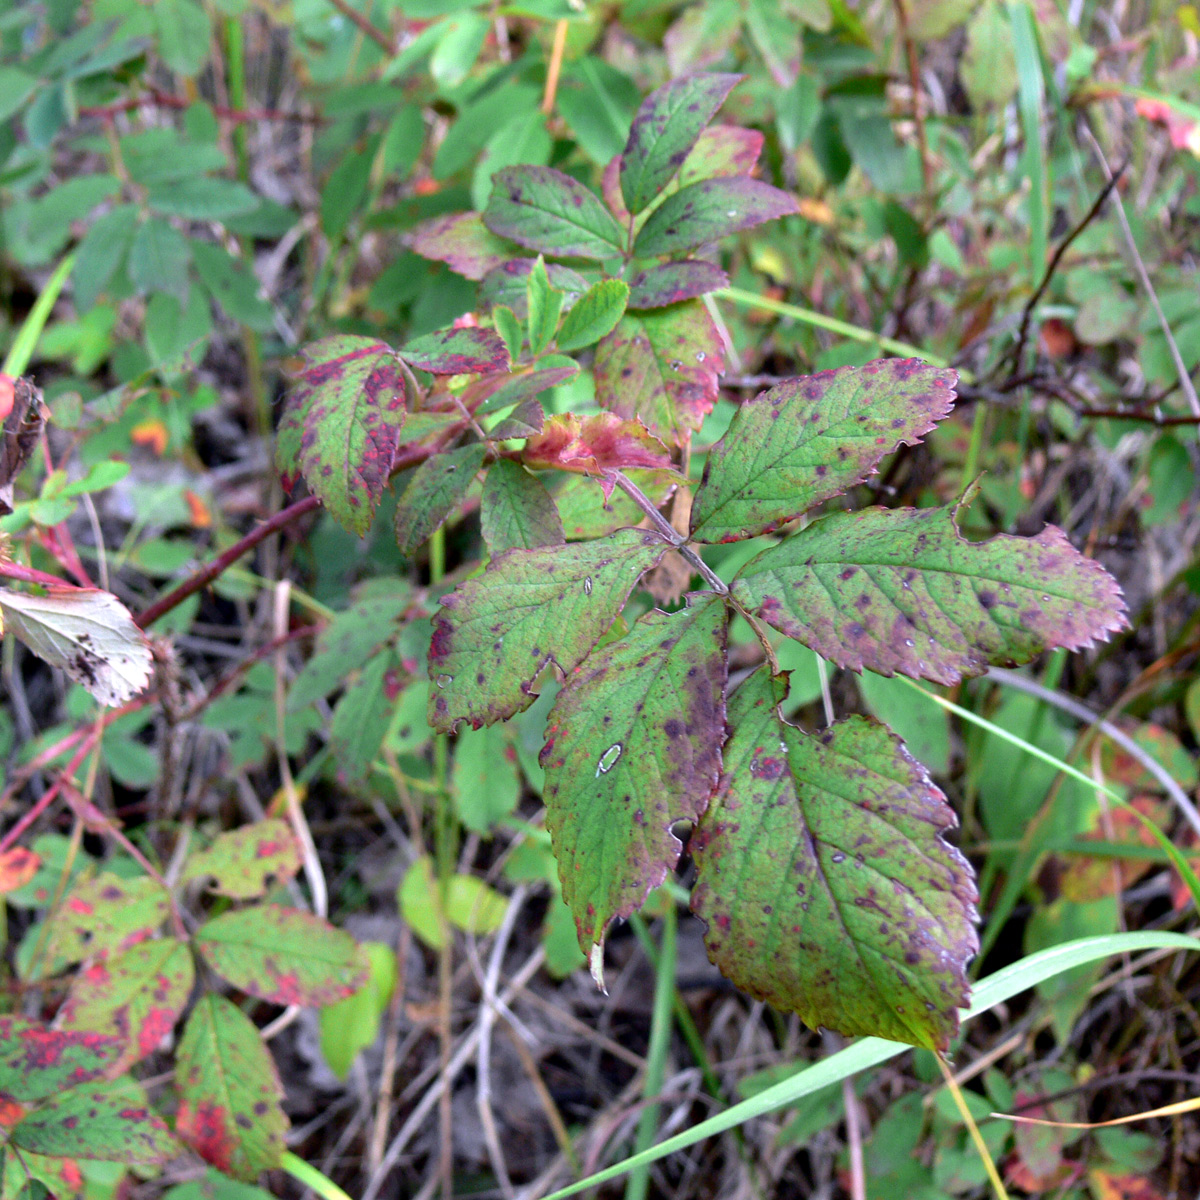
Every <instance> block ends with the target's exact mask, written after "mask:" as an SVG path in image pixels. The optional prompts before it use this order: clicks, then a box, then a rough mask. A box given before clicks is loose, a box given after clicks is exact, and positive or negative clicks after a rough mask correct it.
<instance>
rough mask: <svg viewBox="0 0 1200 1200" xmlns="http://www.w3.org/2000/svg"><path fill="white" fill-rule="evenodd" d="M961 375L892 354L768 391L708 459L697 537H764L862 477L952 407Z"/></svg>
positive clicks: (696, 513)
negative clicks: (891, 355)
mask: <svg viewBox="0 0 1200 1200" xmlns="http://www.w3.org/2000/svg"><path fill="white" fill-rule="evenodd" d="M955 382H956V377H955V374H954V372H953V371H949V370H939V369H938V368H936V367H931V366H929V365H928V364H926V363H923V362H920V361H919V360H918V359H915V358H907V359H905V358H889V359H880V360H879V361H877V362H872V363H868V364H867V365H866V366H864V367H842V368H839V369H838V370H834V371H822V372H821V373H820V374H818V375H812V376H810V377H808V378H807V379H790V380H788V381H787V382H786V383H781V384H779V385H778V386H777V387H773V388H771V390H770V391H767V392H760V393H759V395H757V396H755V398H754V399H753V400H749V401H747V402H746V403H745V404H743V405H742V406H741V408H739V409H738V411H737V412H736V413H735V414H734V418H733V421H732V423H731V424H730V426H729V429H728V431H727V432H726V434H725V436H724V437H723V438H722V439H721V440H720V441H719V442H718V443H717V444H716V445H715V446H714V447H713V449H712V451H711V453H710V454H709V456H708V463H707V465H706V466H705V468H704V478H703V480H702V482H701V484H700V489H699V491H697V493H696V499H695V503H694V504H693V506H692V536H693V537H694V538H696V539H697V540H698V541H701V542H730V541H738V540H740V539H742V538H752V537H758V536H759V534H762V533H766V532H768V531H770V530H772V529H774V528H776V527H777V526H779V525H781V524H783V523H784V522H785V521H790V520H792V519H793V518H795V517H797V516H799V515H800V514H801V513H803V512H806V511H807V510H808V509H810V508H812V507H813V505H815V504H819V503H820V502H821V501H822V500H828V499H829V498H830V497H831V496H838V495H840V494H841V493H842V492H844V491H845V490H846V489H847V488H850V487H853V486H854V485H855V484H857V483H861V482H862V481H863V480H864V479H866V478H867V476H869V475H872V474H874V472H875V469H876V468H877V467H878V466H879V463H880V461H881V460H882V459H883V457H884V455H886V454H890V453H891V452H892V451H893V450H894V449H896V447H897V446H898V445H900V444H902V443H903V444H905V445H909V446H912V445H915V444H916V443H917V442H918V441H919V440H920V439H921V437H922V436H923V435H924V434H926V433H928V432H929V431H930V430H931V429H932V428H933V427H934V425H936V424H937V422H938V421H940V420H941V419H942V418H943V417H945V416H946V415H947V413H949V411H950V409H951V407H952V405H953V404H954V385H955Z"/></svg>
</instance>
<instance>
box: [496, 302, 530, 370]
mask: <svg viewBox="0 0 1200 1200" xmlns="http://www.w3.org/2000/svg"><path fill="white" fill-rule="evenodd" d="M492 321H493V322H494V323H495V326H496V332H497V333H498V334H499V335H500V336H501V337H502V338H503V339H504V345H505V347H506V349H507V350H508V357H509V358H510V359H511V360H512V361H513V362H516V361H517V359H518V358H520V357H521V348H522V347H523V346H524V345H525V327H524V326H523V325H522V324H521V322H520V321H518V320H517V314H516V313H514V312H513V310H512V309H511V308H509V307H508V306H507V305H505V304H497V305H496V307H495V308H493V309H492Z"/></svg>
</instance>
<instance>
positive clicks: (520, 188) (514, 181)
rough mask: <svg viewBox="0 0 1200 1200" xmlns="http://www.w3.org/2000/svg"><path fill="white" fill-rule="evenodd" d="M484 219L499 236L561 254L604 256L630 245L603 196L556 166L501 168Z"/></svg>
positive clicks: (596, 257) (612, 256)
mask: <svg viewBox="0 0 1200 1200" xmlns="http://www.w3.org/2000/svg"><path fill="white" fill-rule="evenodd" d="M483 223H484V224H485V225H486V226H487V227H488V228H489V229H490V230H491V231H492V232H493V233H494V234H497V235H499V236H500V237H505V238H508V239H510V240H511V241H514V242H516V243H518V244H519V245H521V246H525V247H527V248H528V249H530V250H536V251H537V252H538V253H540V254H552V255H554V256H555V257H557V258H590V259H596V260H603V259H608V258H615V257H619V256H620V255H621V253H622V252H623V250H624V249H625V231H624V230H623V229H622V228H621V227H620V225H618V224H617V222H616V221H615V220H614V219H613V217H612V214H611V213H610V212H609V211H608V209H606V208H605V207H604V205H603V204H601V202H600V199H599V197H597V196H596V194H595V193H594V192H591V191H589V190H588V189H587V188H586V187H584V186H583V184H582V183H578V182H577V181H576V180H574V179H572V178H571V177H570V176H569V175H564V174H563V173H562V172H561V171H556V170H555V169H554V168H553V167H533V166H524V167H505V168H504V170H502V171H497V172H496V174H495V175H494V176H493V177H492V194H491V197H490V198H489V200H488V204H487V208H486V209H485V210H484V213H483Z"/></svg>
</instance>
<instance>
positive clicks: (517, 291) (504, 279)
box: [479, 258, 588, 321]
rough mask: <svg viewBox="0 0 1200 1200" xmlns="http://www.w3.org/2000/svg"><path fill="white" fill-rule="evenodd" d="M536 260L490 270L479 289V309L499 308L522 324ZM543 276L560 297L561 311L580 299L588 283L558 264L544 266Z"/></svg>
mask: <svg viewBox="0 0 1200 1200" xmlns="http://www.w3.org/2000/svg"><path fill="white" fill-rule="evenodd" d="M535 262H537V259H536V258H514V259H510V260H509V261H508V262H505V263H501V264H500V266H498V267H493V268H492V269H491V270H490V271H489V272H488V273H487V274H486V275H485V276H484V277H483V282H482V283H481V284H480V285H479V304H480V307H481V308H487V309H491V308H495V307H496V306H497V305H500V304H503V305H504V306H505V307H506V308H510V309H512V311H513V315H514V316H516V317H518V318H520V319H521V320H522V321H524V320H525V318H526V317H527V316H528V315H529V293H528V284H529V274H530V272H531V271H532V270H533V264H534V263H535ZM546 276H547V278H548V279H549V280H550V286H551V287H552V288H554V289H555V290H556V291H559V292H562V293H563V310H564V311H569V310H570V308H571V306H572V305H573V304H574V303H575V301H576V300H578V299H579V297H580V296H582V295H583V294H584V292H586V291H587V290H588V281H587V280H586V279H584V277H583V276H582V275H580V273H579V272H578V271H574V270H572V269H571V268H570V267H564V266H563V265H562V263H547V264H546Z"/></svg>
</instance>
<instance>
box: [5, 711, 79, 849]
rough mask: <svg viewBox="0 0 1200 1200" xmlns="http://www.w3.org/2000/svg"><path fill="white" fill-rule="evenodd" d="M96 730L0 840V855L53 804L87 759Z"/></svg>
mask: <svg viewBox="0 0 1200 1200" xmlns="http://www.w3.org/2000/svg"><path fill="white" fill-rule="evenodd" d="M98 732H99V731H98V730H97V729H96V728H95V727H94V726H93V727H92V728H91V729H90V730H89V731H88V733H87V736H85V737H84V739H83V743H82V745H80V747H79V749H78V750H76V751H75V753H74V755H73V756H72V758H71V761H70V762H69V763H67V765H66V766H65V767H63V769H62V770H61V771H60V772H59V773H58V777H57V778H56V779H55V780H54V782H53V783H52V784H51V785H50V786H49V787H48V788H47V789H46V790H45V791H44V792H43V793H42V794H41V797H40V798H39V799H38V801H37V803H35V804H34V806H33V807H32V808H31V809H30V810H29V811H28V812H27V813H26V814H25V815H24V816H23V817H22V818H21V819H20V820H19V821H18V822H17V823H16V824H15V825H14V826H13V827H12V828H11V829H10V830H9V831H8V832H7V833H6V834H5V835H4V837H3V838H0V854H3V853H4V852H5V851H6V850H8V849H9V848H11V846H12V844H13V843H14V842H15V841H16V840H17V838H19V837H20V836H21V834H23V833H24V832H25V830H27V829H28V828H29V827H30V825H32V824H33V823H34V821H36V820H37V819H38V817H40V816H41V815H42V813H44V812H45V811H46V809H48V808H49V807H50V805H51V804H53V803H54V800H55V797H56V796H57V795H58V793H59V792H60V791H62V789H63V786H64V785H65V784H66V783H67V781H68V780H69V779H70V778H71V776H72V775H73V774H74V773H75V771H76V770H77V769H78V767H79V764H80V763H81V762H83V760H84V759H85V758H87V756H88V753H89V751H90V750H91V748H92V746H93V744H94V743H95V741H96V736H97V734H98Z"/></svg>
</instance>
